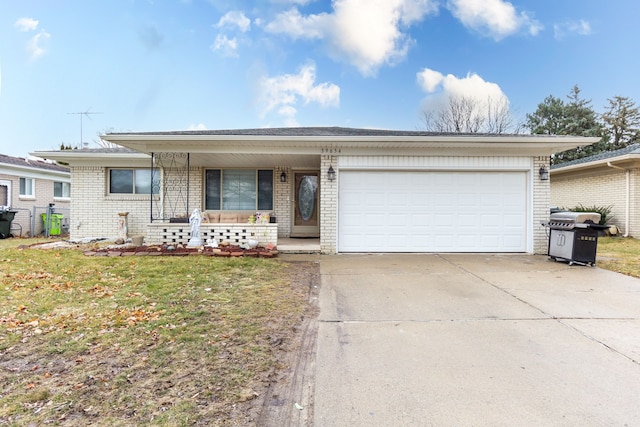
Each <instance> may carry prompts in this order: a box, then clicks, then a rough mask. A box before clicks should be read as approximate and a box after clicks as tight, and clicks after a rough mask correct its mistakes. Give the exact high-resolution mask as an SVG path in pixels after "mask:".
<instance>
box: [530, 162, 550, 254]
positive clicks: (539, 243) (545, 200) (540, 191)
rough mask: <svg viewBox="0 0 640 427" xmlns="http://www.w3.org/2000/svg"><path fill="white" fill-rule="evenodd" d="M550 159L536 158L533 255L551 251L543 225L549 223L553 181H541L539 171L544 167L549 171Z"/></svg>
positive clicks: (534, 170)
mask: <svg viewBox="0 0 640 427" xmlns="http://www.w3.org/2000/svg"><path fill="white" fill-rule="evenodd" d="M549 160H550V159H549V157H545V156H538V157H535V158H534V161H533V170H532V175H533V176H532V179H533V253H534V254H546V253H547V250H548V249H549V238H548V237H547V232H546V230H545V228H544V227H543V226H542V225H541V224H542V223H545V222H547V221H549V206H550V203H551V185H550V183H551V180H549V179H548V180H546V181H543V180H541V179H540V175H539V174H538V170H539V169H540V167H541V166H544V167H545V168H546V169H547V170H549Z"/></svg>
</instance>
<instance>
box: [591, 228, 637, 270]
mask: <svg viewBox="0 0 640 427" xmlns="http://www.w3.org/2000/svg"><path fill="white" fill-rule="evenodd" d="M596 265H597V266H598V267H600V268H604V269H607V270H611V271H617V272H618V273H622V274H626V275H628V276H633V277H640V240H638V239H634V238H632V237H601V238H599V239H598V251H597V258H596Z"/></svg>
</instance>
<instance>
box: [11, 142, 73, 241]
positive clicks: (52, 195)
mask: <svg viewBox="0 0 640 427" xmlns="http://www.w3.org/2000/svg"><path fill="white" fill-rule="evenodd" d="M70 200H71V174H70V172H69V168H68V167H65V166H60V165H57V164H55V163H51V162H46V161H43V160H38V159H23V158H21V157H12V156H6V155H4V154H0V209H2V208H3V207H5V208H6V207H11V208H12V209H14V210H17V213H16V215H15V217H14V219H13V221H12V225H13V229H12V234H14V235H16V236H17V235H20V233H22V235H23V236H27V235H30V234H31V233H32V230H31V226H32V224H34V225H35V227H34V229H33V234H39V233H42V231H43V222H42V220H41V218H35V219H34V214H35V215H37V214H39V213H44V212H46V207H47V206H48V205H49V204H50V203H54V204H55V206H56V207H57V208H62V209H68V208H69V205H70ZM34 207H35V208H36V209H34Z"/></svg>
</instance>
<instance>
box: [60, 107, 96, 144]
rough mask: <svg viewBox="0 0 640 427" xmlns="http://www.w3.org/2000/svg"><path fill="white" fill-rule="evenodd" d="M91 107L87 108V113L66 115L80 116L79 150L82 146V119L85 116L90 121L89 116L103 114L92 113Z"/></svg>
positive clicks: (79, 112)
mask: <svg viewBox="0 0 640 427" xmlns="http://www.w3.org/2000/svg"><path fill="white" fill-rule="evenodd" d="M91 108H92V107H89V108H87V111H78V112H76V113H67V114H76V115H78V116H80V148H82V147H83V146H84V141H83V140H82V117H83V116H87V118H89V119H91V116H90V114H103V113H101V112H92V111H91ZM87 144H88V143H87Z"/></svg>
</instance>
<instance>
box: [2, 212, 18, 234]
mask: <svg viewBox="0 0 640 427" xmlns="http://www.w3.org/2000/svg"><path fill="white" fill-rule="evenodd" d="M16 212H18V211H10V210H8V209H7V210H4V209H2V210H0V239H6V238H7V237H9V236H11V221H13V218H14V217H15V216H16Z"/></svg>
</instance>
